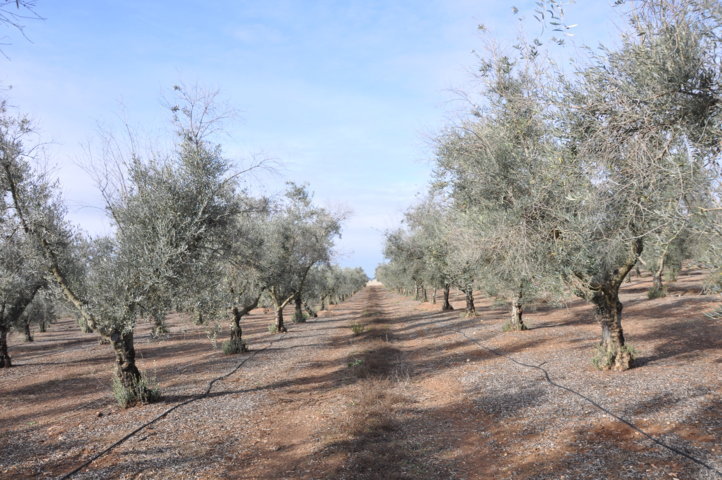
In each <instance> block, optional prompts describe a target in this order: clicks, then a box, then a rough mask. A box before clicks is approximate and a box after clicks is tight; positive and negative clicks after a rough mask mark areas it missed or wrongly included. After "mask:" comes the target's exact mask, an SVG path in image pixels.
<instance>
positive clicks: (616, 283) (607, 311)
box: [591, 239, 644, 371]
mask: <svg viewBox="0 0 722 480" xmlns="http://www.w3.org/2000/svg"><path fill="white" fill-rule="evenodd" d="M643 245H644V244H643V242H642V240H641V239H637V240H635V241H634V243H632V245H631V249H630V255H629V257H628V258H627V261H626V262H625V263H624V264H623V265H621V266H620V268H618V269H616V270H614V271H613V272H612V273H611V274H609V275H607V276H606V277H605V278H604V279H603V280H602V281H600V282H598V283H596V284H593V285H591V289H592V292H593V294H592V299H591V300H592V303H594V305H595V306H596V312H595V316H596V319H597V321H598V322H599V325H600V326H601V327H602V341H601V342H600V344H599V351H598V353H597V356H596V357H595V359H594V363H595V364H596V365H597V367H598V368H600V369H602V370H616V371H622V370H628V369H630V368H632V366H633V360H634V358H633V357H632V352H631V351H630V349H629V348H628V347H627V346H626V345H625V344H624V331H623V330H622V302H620V301H619V287H620V286H621V285H622V282H624V279H625V277H626V276H627V274H628V273H629V271H630V270H632V268H633V267H634V265H635V264H636V263H637V259H638V258H639V254H641V253H642V248H643Z"/></svg>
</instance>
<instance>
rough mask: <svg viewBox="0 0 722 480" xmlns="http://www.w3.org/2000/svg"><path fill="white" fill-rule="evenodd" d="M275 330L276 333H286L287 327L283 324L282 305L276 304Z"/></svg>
mask: <svg viewBox="0 0 722 480" xmlns="http://www.w3.org/2000/svg"><path fill="white" fill-rule="evenodd" d="M276 331H277V332H278V333H286V332H287V331H288V329H287V328H286V326H285V325H284V324H283V307H281V306H279V305H276Z"/></svg>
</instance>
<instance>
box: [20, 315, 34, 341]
mask: <svg viewBox="0 0 722 480" xmlns="http://www.w3.org/2000/svg"><path fill="white" fill-rule="evenodd" d="M23 334H24V335H25V341H26V342H32V341H34V340H35V339H34V338H33V332H32V331H31V330H30V319H29V318H26V319H25V321H24V322H23Z"/></svg>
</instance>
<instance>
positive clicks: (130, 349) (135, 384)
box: [108, 330, 149, 406]
mask: <svg viewBox="0 0 722 480" xmlns="http://www.w3.org/2000/svg"><path fill="white" fill-rule="evenodd" d="M108 340H109V341H110V345H111V346H112V347H113V351H114V352H115V377H116V379H117V380H118V382H119V383H120V385H121V386H122V388H123V389H124V390H125V395H126V399H127V401H126V402H123V406H132V405H134V404H135V403H138V402H145V401H148V400H149V392H148V390H147V388H146V387H145V385H143V381H142V376H141V374H140V370H138V367H137V366H136V364H135V346H134V344H133V331H132V330H130V331H125V332H118V331H113V332H112V333H111V334H110V337H109V339H108Z"/></svg>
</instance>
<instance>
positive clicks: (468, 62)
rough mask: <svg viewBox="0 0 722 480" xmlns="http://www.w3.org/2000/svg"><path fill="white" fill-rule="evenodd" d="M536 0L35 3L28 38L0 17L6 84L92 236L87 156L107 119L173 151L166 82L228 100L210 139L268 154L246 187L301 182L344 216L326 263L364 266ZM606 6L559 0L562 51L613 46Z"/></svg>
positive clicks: (99, 220) (95, 220)
mask: <svg viewBox="0 0 722 480" xmlns="http://www.w3.org/2000/svg"><path fill="white" fill-rule="evenodd" d="M0 3H4V2H0ZM534 3H535V2H533V1H517V2H507V1H489V0H476V1H472V0H414V1H412V0H397V1H387V0H347V1H340V0H337V1H332V0H328V1H321V0H313V1H311V0H295V1H294V0H286V1H280V0H267V1H259V0H255V1H242V0H241V1H213V0H173V1H170V0H162V1H161V0H158V1H154V2H148V1H140V0H122V1H121V0H114V1H111V0H93V1H88V0H86V1H81V0H65V1H63V2H58V1H50V0H37V2H36V8H35V11H36V13H37V14H38V15H40V16H41V17H43V20H25V21H23V24H24V25H25V30H24V32H25V37H27V38H24V37H23V36H22V35H20V34H19V33H18V32H17V31H14V30H12V29H8V28H3V29H2V30H0V39H1V40H2V43H3V44H4V45H3V46H2V51H3V53H4V57H0V95H2V96H3V97H4V98H6V99H7V100H8V102H9V103H10V105H12V106H13V107H14V108H16V109H17V111H19V112H22V113H24V114H27V115H28V116H29V117H30V118H31V119H32V121H33V124H34V126H35V128H36V131H37V138H38V139H39V141H41V142H42V143H44V145H45V147H44V163H46V164H47V165H48V166H49V167H50V169H51V172H52V174H53V175H54V176H56V177H57V178H58V182H59V185H60V188H61V189H62V193H63V198H64V200H65V202H66V204H67V206H68V216H69V219H70V220H71V221H72V222H73V223H75V224H77V225H79V226H80V228H82V229H83V230H85V231H87V232H88V233H90V234H92V235H98V234H104V233H108V232H109V231H110V223H109V221H108V219H107V217H106V215H105V212H104V210H103V202H102V198H101V197H100V195H99V193H98V191H97V188H96V187H95V184H94V181H93V179H92V177H91V176H90V175H89V174H88V173H87V167H83V166H84V165H86V166H87V164H88V162H89V161H90V159H91V157H92V158H95V159H96V161H97V159H98V155H97V154H92V152H97V146H98V142H99V136H100V132H102V131H111V132H114V133H115V134H116V135H117V136H118V138H123V132H124V129H125V125H129V126H130V127H131V129H132V130H133V131H134V132H135V135H137V136H138V137H139V138H140V139H141V140H142V143H143V144H147V145H151V146H153V148H156V147H159V146H166V147H169V146H171V145H172V141H173V135H172V125H171V121H170V119H171V115H170V113H169V111H168V109H167V108H166V105H167V104H168V99H169V98H172V87H173V86H174V85H177V84H183V85H186V86H194V85H198V86H199V87H200V88H203V89H207V90H214V91H215V90H217V91H218V92H219V93H218V99H219V100H220V101H221V102H223V104H225V105H226V106H228V107H229V108H231V109H232V110H233V111H234V112H235V114H234V115H233V116H232V117H231V118H229V119H228V120H227V121H226V122H225V123H224V125H223V128H224V130H223V134H222V135H219V136H218V137H217V139H214V140H216V141H217V142H218V143H220V144H221V145H222V148H223V153H224V155H225V156H226V157H227V158H228V159H230V160H232V161H233V162H234V164H235V165H237V166H238V168H243V166H244V165H248V164H250V163H251V162H252V161H253V160H254V159H265V160H267V161H268V165H269V166H271V167H272V168H269V169H265V170H263V171H259V172H257V173H256V174H254V175H253V176H250V177H248V178H247V182H248V185H249V187H250V188H251V189H252V190H253V191H254V192H257V193H259V194H265V195H278V194H280V193H281V192H282V190H283V189H284V185H285V182H286V181H289V180H291V181H294V182H296V183H300V184H303V183H306V184H308V188H309V190H310V191H312V192H314V200H315V202H316V203H318V204H320V205H322V206H324V207H326V208H329V209H332V210H335V211H345V212H349V216H348V218H347V220H346V221H345V222H344V225H343V231H342V237H341V239H339V240H338V241H337V246H336V257H335V261H336V263H338V264H339V265H341V266H348V267H357V266H361V267H363V268H364V270H365V271H366V273H367V274H368V275H369V276H371V277H373V274H374V269H375V267H376V265H378V264H379V263H380V262H382V261H383V254H382V251H383V239H384V232H385V231H387V230H391V229H395V228H397V227H398V226H399V224H400V221H401V219H402V217H403V212H404V210H406V209H407V208H408V207H409V206H410V205H411V204H412V203H413V202H414V200H415V199H416V198H417V197H418V195H419V192H423V191H424V190H425V189H426V186H427V184H428V182H429V180H430V176H431V172H432V169H433V141H432V139H433V137H434V135H436V134H438V132H439V131H440V130H441V129H442V128H443V127H444V126H445V125H448V124H449V122H451V121H452V120H453V118H455V117H456V116H458V115H459V114H460V112H463V111H464V109H465V107H466V105H465V104H464V101H463V100H461V97H460V95H459V91H466V92H470V91H473V90H474V88H475V87H474V86H475V82H474V78H473V70H474V68H475V65H476V63H477V60H476V56H475V54H474V53H473V52H474V51H483V50H484V47H485V45H487V44H488V42H489V41H490V40H493V41H495V42H497V43H498V44H500V45H501V46H502V47H506V46H508V45H511V44H512V43H514V40H515V36H516V35H517V34H518V33H519V32H520V29H525V32H526V34H527V35H537V34H538V32H539V28H540V27H539V24H537V23H536V22H534V21H533V20H532V14H533V9H534ZM610 3H611V2H608V1H606V0H594V1H593V2H592V1H591V0H578V1H577V2H576V3H571V4H570V5H569V6H568V7H567V12H566V21H567V23H568V24H577V26H576V27H574V29H573V30H572V31H573V32H574V37H569V38H568V40H569V41H570V42H571V43H570V44H568V45H567V46H566V47H565V48H563V49H557V51H556V53H555V55H558V56H559V59H560V62H562V63H564V62H569V59H570V58H574V57H576V56H578V55H579V54H580V51H581V50H580V48H579V47H580V46H581V45H590V46H592V47H595V46H597V45H598V44H599V43H605V44H611V43H613V39H614V38H615V37H616V36H617V34H616V32H617V31H618V28H619V25H618V24H619V23H620V21H619V19H618V16H617V13H616V12H615V11H614V9H613V8H612V7H611V6H610ZM512 6H516V7H517V8H518V9H519V14H517V15H516V16H515V15H514V14H513V13H512ZM6 8H7V7H6ZM520 19H522V20H520ZM480 24H483V25H484V26H485V27H486V33H482V32H480V30H479V29H478V28H477V27H478V25H480ZM522 25H523V27H522ZM575 45H576V46H575Z"/></svg>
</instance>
